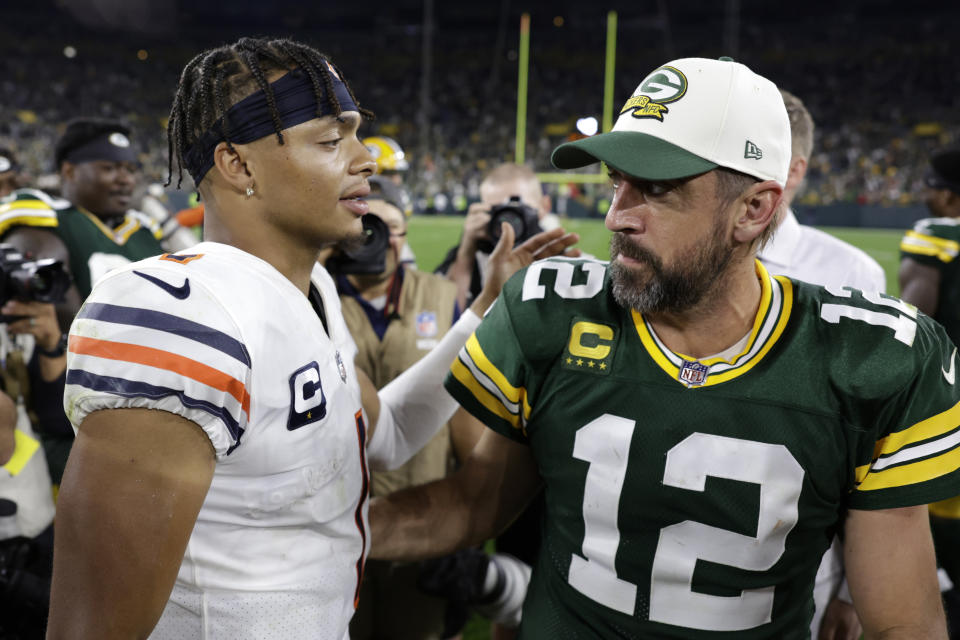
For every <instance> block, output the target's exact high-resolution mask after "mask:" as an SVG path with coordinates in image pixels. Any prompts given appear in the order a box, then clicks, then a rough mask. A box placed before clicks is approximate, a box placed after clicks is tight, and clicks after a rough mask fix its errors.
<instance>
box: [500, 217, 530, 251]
mask: <svg viewBox="0 0 960 640" xmlns="http://www.w3.org/2000/svg"><path fill="white" fill-rule="evenodd" d="M515 235H516V234H515V233H514V231H513V225H511V224H510V223H509V222H504V223H501V225H500V239H499V240H498V241H497V246H495V247H494V248H493V252H492V253H491V254H490V259H491V260H494V259H495V258H499V257H500V256H502V255H504V254H507V253H510V252H511V251H513V241H514V239H515ZM528 242H529V241H528ZM524 245H526V242H525V243H524V244H523V245H521V247H522V246H524ZM519 248H520V247H518V249H519Z"/></svg>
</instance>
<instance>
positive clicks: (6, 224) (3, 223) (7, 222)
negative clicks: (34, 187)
mask: <svg viewBox="0 0 960 640" xmlns="http://www.w3.org/2000/svg"><path fill="white" fill-rule="evenodd" d="M58 224H59V222H58V220H57V212H56V211H55V210H54V209H51V208H50V205H48V204H47V203H45V202H42V201H40V200H14V201H12V202H8V203H6V204H2V205H0V235H3V234H4V233H6V232H7V231H8V230H9V229H10V228H12V227H15V226H26V227H56V226H57V225H58Z"/></svg>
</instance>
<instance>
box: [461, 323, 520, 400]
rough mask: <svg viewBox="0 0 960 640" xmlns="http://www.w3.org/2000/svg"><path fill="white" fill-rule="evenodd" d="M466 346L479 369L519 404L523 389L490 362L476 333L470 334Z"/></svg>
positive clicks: (501, 391)
mask: <svg viewBox="0 0 960 640" xmlns="http://www.w3.org/2000/svg"><path fill="white" fill-rule="evenodd" d="M465 348H466V350H467V353H468V354H470V359H471V360H472V361H473V363H474V364H475V365H477V369H479V370H480V371H482V372H483V373H484V374H485V375H486V376H487V377H488V378H490V380H491V381H492V382H493V384H495V385H497V388H498V389H500V393H502V394H503V395H504V396H505V397H506V398H507V400H509V401H510V402H516V403H518V404H519V402H520V398H521V396H522V394H523V390H522V389H518V388H517V387H515V386H513V385H512V384H510V381H509V380H507V377H506V376H505V375H503V374H502V373H500V370H499V369H497V368H496V367H495V366H493V363H492V362H490V359H489V358H487V354H485V353H484V352H483V349H481V348H480V342H479V341H478V340H477V334H476V333H473V334H471V335H470V338H469V339H468V340H467V344H466V346H465Z"/></svg>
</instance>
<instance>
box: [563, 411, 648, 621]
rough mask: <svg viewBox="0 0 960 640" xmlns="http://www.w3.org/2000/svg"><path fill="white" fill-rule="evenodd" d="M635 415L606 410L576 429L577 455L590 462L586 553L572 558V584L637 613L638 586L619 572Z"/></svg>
mask: <svg viewBox="0 0 960 640" xmlns="http://www.w3.org/2000/svg"><path fill="white" fill-rule="evenodd" d="M635 424H636V423H635V422H634V421H633V420H627V419H626V418H620V417H618V416H612V415H609V414H604V415H602V416H600V417H599V418H597V419H596V420H593V421H592V422H590V423H588V424H587V425H585V426H583V427H581V428H580V429H579V430H578V431H577V436H576V440H575V441H574V445H573V457H574V458H577V459H579V460H584V461H586V462H589V463H590V468H589V470H588V471H587V480H586V485H585V486H584V488H583V529H584V535H583V555H584V557H585V558H586V559H584V558H581V557H580V556H578V555H574V556H573V557H572V558H571V559H570V573H569V575H568V580H569V582H570V586H572V587H573V588H574V589H576V590H577V591H579V592H580V593H582V594H583V595H585V596H587V597H588V598H590V599H591V600H596V601H597V602H599V603H600V604H602V605H604V606H607V607H610V608H611V609H615V610H616V611H620V612H622V613H626V614H627V615H633V609H634V607H635V606H636V601H637V585H635V584H631V583H629V582H627V581H626V580H621V579H620V578H618V577H617V570H616V567H615V566H614V563H615V560H616V556H617V550H618V549H619V548H620V530H619V529H618V527H617V514H618V513H619V511H620V494H621V492H622V491H623V481H624V479H625V478H626V477H627V462H628V454H629V452H630V440H631V439H632V438H633V427H634V425H635Z"/></svg>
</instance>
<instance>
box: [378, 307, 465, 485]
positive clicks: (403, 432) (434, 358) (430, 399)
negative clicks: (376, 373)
mask: <svg viewBox="0 0 960 640" xmlns="http://www.w3.org/2000/svg"><path fill="white" fill-rule="evenodd" d="M479 324H480V318H479V317H478V316H477V315H476V314H475V313H473V312H472V311H470V310H469V309H467V311H466V312H464V314H463V315H461V316H460V319H459V320H457V322H456V324H454V325H453V326H452V327H450V330H449V331H448V332H447V334H446V335H445V336H443V339H442V340H441V341H440V344H438V345H437V346H436V347H434V348H433V350H432V351H430V353H428V354H427V355H425V356H424V357H423V358H421V359H420V360H418V361H417V363H416V364H414V365H413V366H412V367H410V368H409V369H407V370H406V371H404V372H403V373H402V374H400V375H399V376H397V377H396V378H394V379H393V380H392V381H391V382H390V383H389V384H388V385H387V386H385V387H384V388H383V389H381V390H380V393H379V396H380V417H379V419H378V420H377V425H376V427H375V428H374V431H373V437H372V438H371V439H370V442H369V444H368V445H367V460H368V462H369V464H370V468H371V469H373V470H374V471H383V470H388V469H396V468H397V467H399V466H400V465H402V464H403V463H405V462H406V461H407V460H409V459H410V458H411V457H412V456H413V454H415V453H416V452H417V451H419V450H420V449H422V448H423V446H424V445H425V444H427V442H428V441H429V440H430V438H432V437H433V436H434V434H435V433H436V432H437V431H438V430H439V429H440V427H442V426H443V425H444V423H446V421H447V420H449V419H450V416H452V415H453V413H454V411H456V410H457V407H458V405H457V401H456V400H454V399H453V396H451V395H450V394H449V393H447V390H446V389H444V388H443V380H444V378H446V376H447V371H449V370H450V364H451V363H452V362H453V361H454V359H455V358H456V357H457V354H458V353H459V352H460V348H461V347H463V345H464V344H466V342H467V338H469V337H470V335H471V334H472V333H473V331H474V329H476V328H477V326H479Z"/></svg>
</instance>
